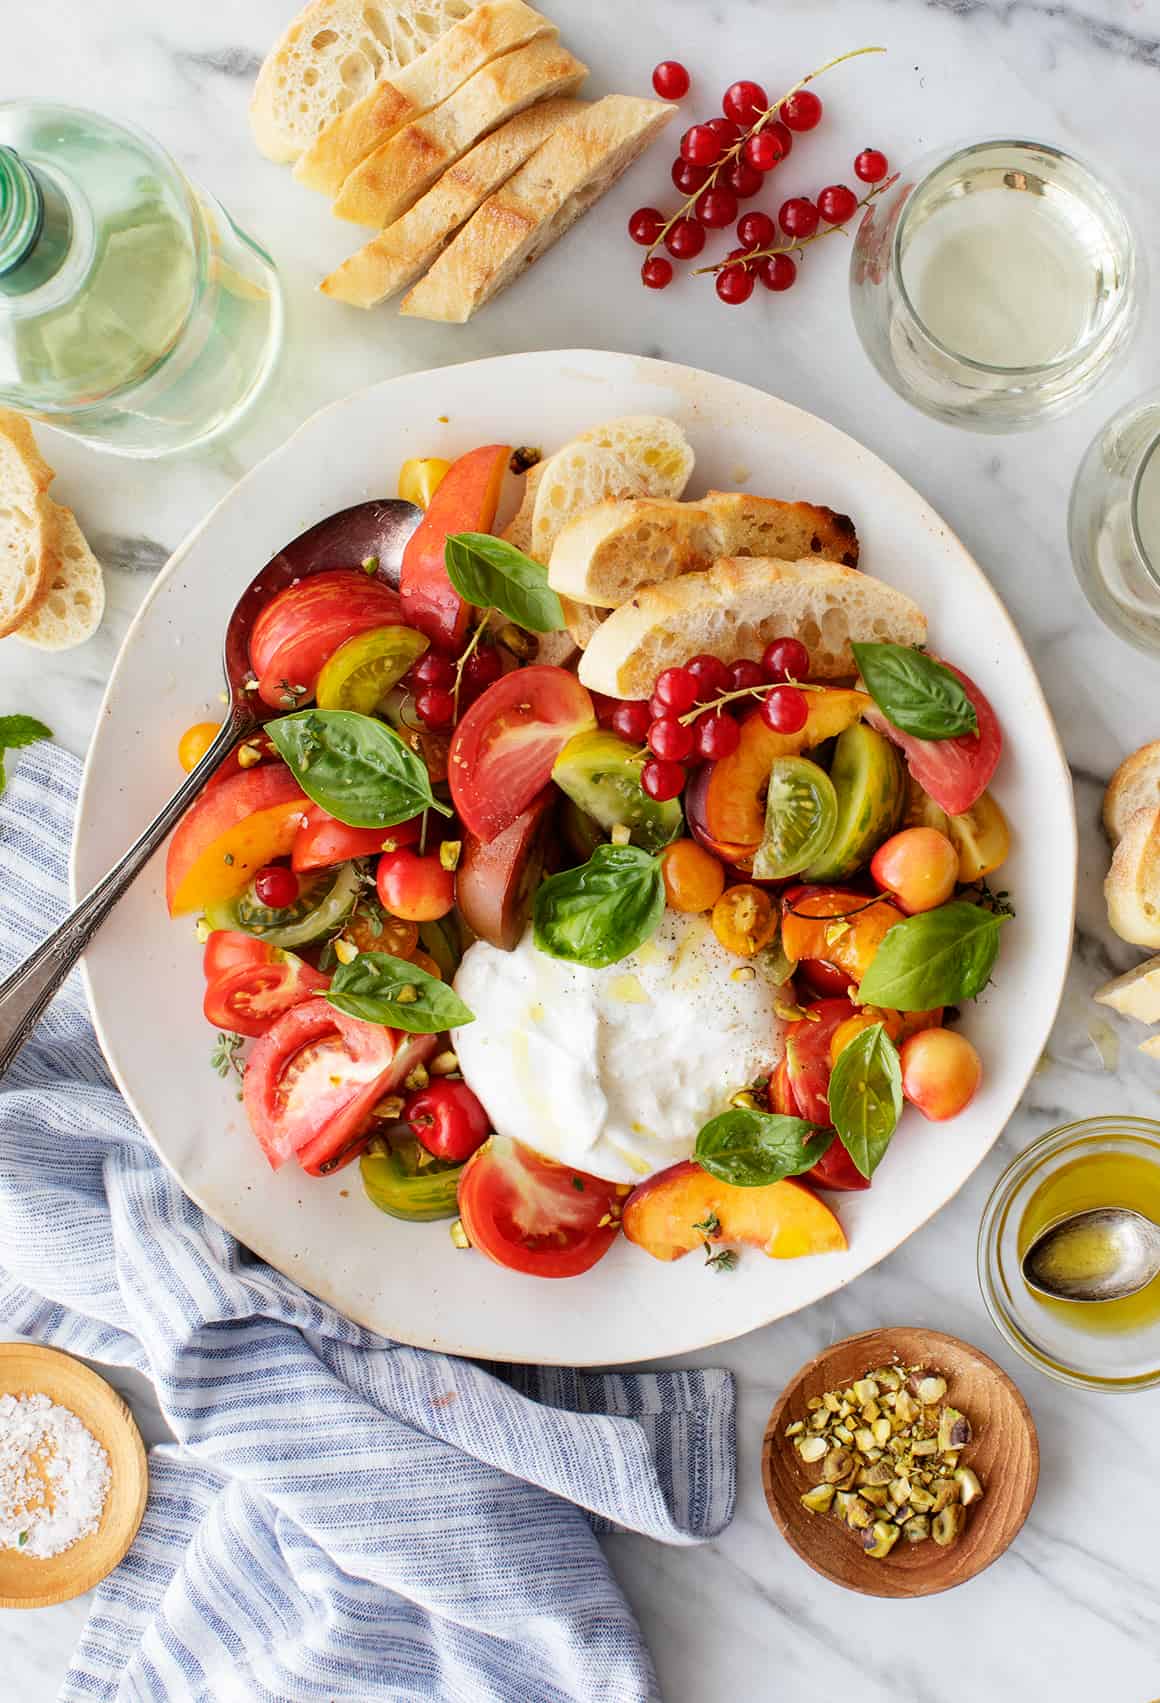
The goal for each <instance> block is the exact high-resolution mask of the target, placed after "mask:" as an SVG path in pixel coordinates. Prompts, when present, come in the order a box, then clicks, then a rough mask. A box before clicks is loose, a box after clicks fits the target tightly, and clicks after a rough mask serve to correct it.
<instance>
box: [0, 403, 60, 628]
mask: <svg viewBox="0 0 1160 1703" xmlns="http://www.w3.org/2000/svg"><path fill="white" fill-rule="evenodd" d="M52 478H53V471H52V468H51V467H50V466H49V465H48V463H47V461H45V459H44V457H43V456H42V455H41V453H40V451H39V449H38V448H37V446H36V439H35V438H34V437H33V435H32V427H31V426H30V425H29V423H28V421H27V420H26V419H25V418H24V416H23V415H22V414H14V413H11V412H9V411H8V410H6V409H0V638H4V637H5V636H6V635H7V634H8V633H13V632H15V631H16V629H17V628H18V627H20V626H21V625H22V624H23V623H24V622H25V621H27V620H28V619H29V618H30V617H31V616H32V615H33V614H34V613H35V611H36V609H37V608H38V606H39V605H40V604H41V602H42V601H43V600H44V598H45V596H46V595H47V593H48V589H49V585H50V583H51V578H52V573H53V570H54V567H55V564H56V554H55V551H56V543H57V533H56V515H55V508H56V505H55V504H54V503H53V502H52V501H51V500H50V498H49V497H47V496H46V495H45V492H46V491H47V490H48V487H49V485H50V484H51V483H52Z"/></svg>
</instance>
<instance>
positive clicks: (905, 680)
mask: <svg viewBox="0 0 1160 1703" xmlns="http://www.w3.org/2000/svg"><path fill="white" fill-rule="evenodd" d="M852 649H853V652H854V660H855V661H856V662H857V664H858V669H859V672H860V673H861V675H862V679H863V680H864V681H865V683H866V690H867V691H868V692H869V694H870V696H871V697H872V698H873V699H874V702H875V703H876V704H877V705H878V708H879V709H880V710H881V711H882V714H883V715H884V716H885V717H886V719H887V721H888V722H891V723H892V724H893V725H894V726H895V727H897V728H900V729H901V731H902V732H903V733H909V734H911V735H913V737H914V738H915V739H957V738H958V737H959V736H960V735H961V734H964V733H977V732H978V731H979V717H978V715H977V713H976V711H975V706H974V704H973V703H972V702H971V700H970V698H969V697H968V696H967V694H966V692H965V691H964V689H963V685H962V682H961V681H960V680H959V679H957V677H956V676H955V675H953V674H952V673H951V671H950V669H949V668H946V667H944V665H943V664H942V663H941V662H936V661H935V659H934V657H933V656H927V655H926V654H925V652H923V651H921V650H915V649H913V647H912V646H910V645H881V644H856V645H854V646H852Z"/></svg>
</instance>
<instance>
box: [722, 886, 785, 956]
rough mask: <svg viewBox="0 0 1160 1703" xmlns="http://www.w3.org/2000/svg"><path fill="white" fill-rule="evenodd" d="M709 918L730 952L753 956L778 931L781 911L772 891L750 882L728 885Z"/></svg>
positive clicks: (723, 944)
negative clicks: (737, 885) (774, 905)
mask: <svg viewBox="0 0 1160 1703" xmlns="http://www.w3.org/2000/svg"><path fill="white" fill-rule="evenodd" d="M709 920H710V922H711V923H712V925H713V933H714V934H715V935H716V936H717V939H718V940H719V941H720V942H721V944H722V946H723V947H724V948H725V950H726V952H736V953H737V955H738V956H739V957H741V958H752V957H753V955H754V953H756V952H760V951H761V948H762V947H763V946H768V945H769V943H770V941H771V940H772V939H773V937H774V935H775V934H776V933H777V912H776V911H775V910H774V908H773V905H772V904H771V903H770V899H769V894H768V893H766V892H764V891H763V890H762V889H761V888H760V887H754V886H752V885H750V883H749V882H745V883H743V884H742V885H741V886H739V887H727V888H726V890H725V892H724V893H722V895H721V897H720V898H719V899H718V900H717V903H716V904H715V905H714V906H713V913H712V916H711V917H710V919H709Z"/></svg>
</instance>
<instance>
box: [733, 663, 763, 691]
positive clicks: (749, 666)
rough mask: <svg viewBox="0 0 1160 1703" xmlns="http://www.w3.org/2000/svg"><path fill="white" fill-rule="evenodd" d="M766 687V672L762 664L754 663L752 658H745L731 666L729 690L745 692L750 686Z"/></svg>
mask: <svg viewBox="0 0 1160 1703" xmlns="http://www.w3.org/2000/svg"><path fill="white" fill-rule="evenodd" d="M764 685H765V670H764V669H763V668H762V666H761V664H760V662H754V661H752V660H751V658H749V657H747V656H743V657H742V658H741V660H740V661H739V662H734V663H731V664H730V666H729V690H730V691H731V692H744V691H745V690H746V689H747V688H748V687H750V686H764Z"/></svg>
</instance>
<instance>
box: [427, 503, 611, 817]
mask: <svg viewBox="0 0 1160 1703" xmlns="http://www.w3.org/2000/svg"><path fill="white" fill-rule="evenodd" d="M440 489H442V486H440ZM595 726H596V715H595V712H594V710H593V708H592V699H591V698H590V697H589V696H588V693H587V692H586V691H585V689H584V687H583V686H581V684H580V682H579V681H578V680H577V678H576V676H575V675H574V674H569V673H568V671H567V669H564V668H552V667H550V666H547V665H544V664H538V665H536V666H535V667H532V668H517V669H515V670H514V672H512V673H511V674H505V675H504V677H503V679H502V680H497V681H496V682H495V684H494V685H492V686H489V687H488V688H487V691H486V692H484V693H483V695H482V697H479V698H477V699H476V701H475V703H474V704H472V706H471V708H470V709H469V710H468V712H467V714H466V715H465V716H464V717H463V720H462V721H461V722H460V723H459V726H458V727H457V728H456V729H455V737H454V738H453V739H452V741H451V754H450V758H449V760H448V770H447V778H448V780H449V781H450V783H451V797H452V799H453V800H454V803H455V808H456V809H457V810H458V812H459V814H460V816H461V817H462V818H463V820H464V822H465V823H466V825H467V827H468V828H469V829H470V830H471V832H472V833H473V834H474V835H475V836H476V838H477V839H481V840H492V839H494V838H495V836H496V835H497V834H500V833H502V832H503V830H504V829H505V828H507V827H510V826H511V824H512V823H513V822H514V821H515V819H516V817H517V816H522V815H523V813H524V811H525V810H526V809H527V808H528V806H529V805H530V804H531V802H532V800H533V799H534V798H535V796H536V794H537V793H538V792H539V791H540V790H541V789H542V788H543V787H545V786H546V785H547V784H548V781H549V780H550V779H551V775H552V765H553V763H554V762H555V761H556V758H557V757H558V756H559V755H560V752H561V751H562V750H563V749H564V747H565V745H566V744H567V743H568V741H569V739H571V738H572V736H573V735H574V734H577V733H587V732H589V731H590V730H591V729H592V728H594V727H595Z"/></svg>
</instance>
